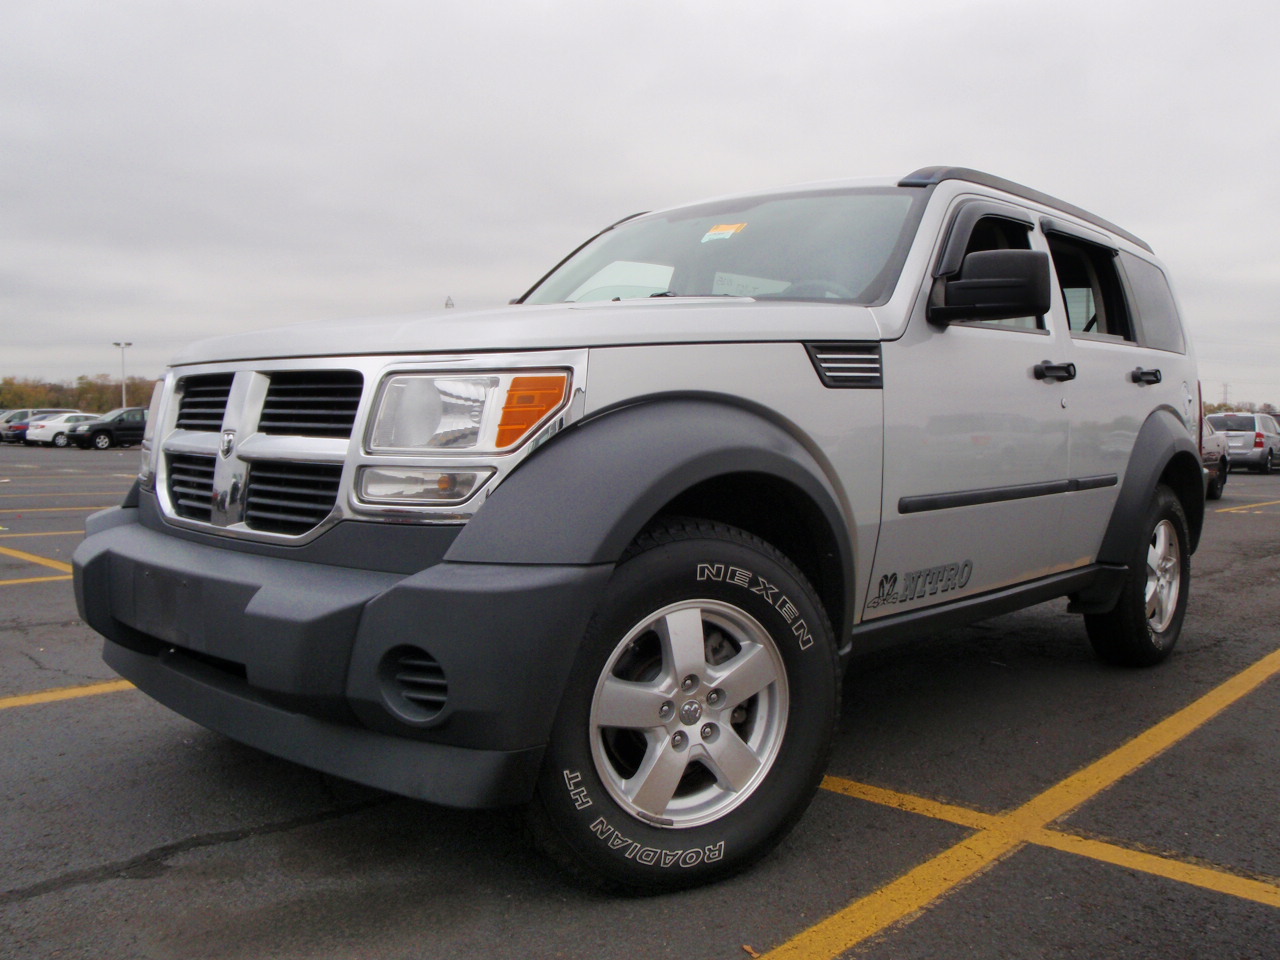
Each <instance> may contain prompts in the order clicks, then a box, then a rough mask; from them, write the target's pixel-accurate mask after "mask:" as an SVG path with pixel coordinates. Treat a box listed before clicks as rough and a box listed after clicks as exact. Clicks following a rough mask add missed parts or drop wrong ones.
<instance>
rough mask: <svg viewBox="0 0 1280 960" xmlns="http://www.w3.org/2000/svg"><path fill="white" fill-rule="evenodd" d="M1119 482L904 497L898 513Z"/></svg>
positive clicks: (1107, 478) (1074, 481) (1110, 477)
mask: <svg viewBox="0 0 1280 960" xmlns="http://www.w3.org/2000/svg"><path fill="white" fill-rule="evenodd" d="M1119 479H1120V478H1119V477H1117V476H1116V475H1115V474H1114V473H1108V474H1104V475H1102V476H1097V477H1072V478H1070V479H1067V480H1046V481H1045V482H1043V483H1020V484H1018V485H1017V486H1012V487H986V488H985V489H982V490H958V491H956V492H955V493H927V494H923V495H921V496H916V497H903V498H902V499H901V500H899V501H898V512H899V513H925V512H927V511H929V510H950V509H951V508H952V507H973V506H978V505H980V504H984V503H1003V502H1004V501H1006V500H1026V499H1029V498H1031V497H1051V496H1053V495H1055V494H1059V493H1076V492H1077V491H1080V490H1097V489H1098V488H1099V487H1114V486H1115V485H1116V484H1117V483H1118V482H1119Z"/></svg>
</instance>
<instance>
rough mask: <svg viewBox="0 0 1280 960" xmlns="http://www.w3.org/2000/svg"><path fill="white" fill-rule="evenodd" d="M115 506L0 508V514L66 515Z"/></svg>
mask: <svg viewBox="0 0 1280 960" xmlns="http://www.w3.org/2000/svg"><path fill="white" fill-rule="evenodd" d="M115 506H118V504H115V503H110V504H107V506H106V507H32V508H31V509H29V510H24V509H23V508H22V507H0V513H66V512H67V511H69V510H106V509H108V507H115Z"/></svg>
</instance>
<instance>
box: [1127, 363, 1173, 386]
mask: <svg viewBox="0 0 1280 960" xmlns="http://www.w3.org/2000/svg"><path fill="white" fill-rule="evenodd" d="M1129 379H1130V380H1132V381H1133V382H1134V383H1159V382H1160V381H1161V380H1162V379H1164V378H1163V377H1161V376H1160V371H1159V370H1143V369H1142V368H1141V367H1138V368H1137V369H1136V370H1134V371H1133V372H1132V373H1131V374H1129Z"/></svg>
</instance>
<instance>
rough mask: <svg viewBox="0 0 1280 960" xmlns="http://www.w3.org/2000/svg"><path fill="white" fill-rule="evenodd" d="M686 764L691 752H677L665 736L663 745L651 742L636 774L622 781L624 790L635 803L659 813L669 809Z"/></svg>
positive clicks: (644, 809) (650, 811)
mask: <svg viewBox="0 0 1280 960" xmlns="http://www.w3.org/2000/svg"><path fill="white" fill-rule="evenodd" d="M687 765H688V754H686V753H679V752H677V751H676V750H675V749H674V748H673V747H672V746H671V743H670V741H669V740H667V739H665V738H664V739H663V740H662V742H661V744H660V745H650V747H649V751H648V753H646V754H645V758H644V762H643V763H642V764H641V765H640V769H639V770H637V771H636V775H635V776H634V777H632V778H631V779H630V780H627V781H625V782H624V783H623V785H622V789H623V792H624V793H625V794H626V795H627V796H628V797H629V798H630V800H631V802H632V803H633V804H635V805H636V807H638V808H639V809H641V810H643V811H645V812H646V813H649V814H651V815H653V816H655V817H660V816H662V815H663V814H664V813H666V812H667V807H668V805H670V803H671V798H672V797H674V796H675V794H676V787H678V786H679V785H680V778H681V777H683V776H684V770H685V767H686V766H687Z"/></svg>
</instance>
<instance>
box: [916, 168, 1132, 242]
mask: <svg viewBox="0 0 1280 960" xmlns="http://www.w3.org/2000/svg"><path fill="white" fill-rule="evenodd" d="M943 180H964V181H967V182H968V183H978V184H981V185H982V186H984V187H991V188H992V189H995V190H1003V191H1004V192H1005V193H1012V194H1013V195H1014V196H1017V197H1022V198H1023V199H1024V200H1033V201H1035V202H1036V203H1043V204H1045V205H1046V206H1050V207H1055V208H1056V209H1058V210H1061V211H1062V212H1063V213H1069V214H1071V215H1072V216H1075V217H1079V218H1080V219H1081V220H1086V221H1088V222H1089V223H1092V224H1093V225H1094V226H1098V227H1102V228H1103V229H1104V230H1108V231H1110V232H1111V233H1114V234H1116V235H1117V236H1121V237H1124V238H1125V239H1126V240H1128V241H1129V242H1130V243H1136V244H1137V245H1138V246H1140V247H1141V248H1142V249H1143V250H1146V251H1147V252H1148V253H1150V252H1152V251H1151V246H1150V244H1148V243H1147V242H1146V241H1145V240H1142V239H1140V238H1139V237H1135V236H1134V235H1133V234H1132V233H1130V232H1129V231H1128V230H1125V229H1123V228H1121V227H1117V226H1116V225H1115V224H1114V223H1112V222H1111V221H1110V220H1103V219H1102V218H1101V217H1099V216H1097V215H1096V214H1092V213H1090V212H1089V211H1088V210H1082V209H1080V208H1079V207H1077V206H1075V205H1074V204H1070V203H1065V202H1064V201H1062V200H1059V199H1058V198H1057V197H1051V196H1049V194H1047V193H1041V192H1040V191H1039V190H1032V189H1031V188H1030V187H1024V186H1023V185H1022V184H1020V183H1014V182H1013V181H1012V180H1006V179H1004V177H997V176H993V175H992V174H990V173H983V172H982V171H981V170H971V169H969V168H968V167H921V168H920V169H919V170H917V171H915V173H909V174H907V175H906V176H905V177H903V178H902V179H901V180H899V181H898V186H900V187H932V186H935V185H937V184H939V183H941V182H942V181H943Z"/></svg>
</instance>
